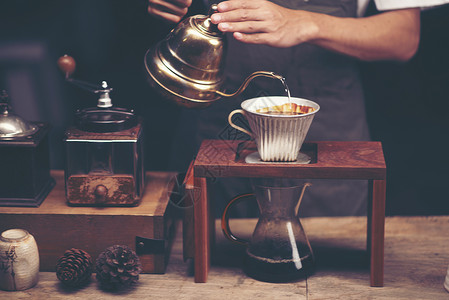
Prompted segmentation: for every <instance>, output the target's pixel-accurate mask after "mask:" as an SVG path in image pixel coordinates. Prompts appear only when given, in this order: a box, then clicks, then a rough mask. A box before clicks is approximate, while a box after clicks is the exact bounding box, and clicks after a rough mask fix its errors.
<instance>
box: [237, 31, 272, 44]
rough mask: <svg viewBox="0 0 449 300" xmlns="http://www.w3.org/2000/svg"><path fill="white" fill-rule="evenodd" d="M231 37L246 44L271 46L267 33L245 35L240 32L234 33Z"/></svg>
mask: <svg viewBox="0 0 449 300" xmlns="http://www.w3.org/2000/svg"><path fill="white" fill-rule="evenodd" d="M233 35H234V38H235V39H236V40H238V41H240V42H243V43H247V44H265V45H272V44H273V43H272V40H271V38H270V35H269V34H268V33H254V34H245V33H241V32H234V34H233Z"/></svg>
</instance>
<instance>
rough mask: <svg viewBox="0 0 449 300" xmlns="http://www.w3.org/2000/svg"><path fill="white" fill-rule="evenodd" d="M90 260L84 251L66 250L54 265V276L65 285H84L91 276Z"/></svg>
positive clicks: (91, 263) (91, 266) (91, 264)
mask: <svg viewBox="0 0 449 300" xmlns="http://www.w3.org/2000/svg"><path fill="white" fill-rule="evenodd" d="M92 271H93V262H92V258H91V256H90V255H89V253H87V252H86V251H84V250H80V249H75V248H72V249H70V250H67V251H66V252H65V253H64V255H63V256H61V257H60V258H59V259H58V262H57V263H56V276H57V277H58V279H59V280H60V281H61V282H62V283H64V284H65V285H68V286H72V287H80V286H82V285H84V284H86V283H87V282H88V281H89V280H90V278H91V275H92Z"/></svg>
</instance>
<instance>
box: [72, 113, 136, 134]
mask: <svg viewBox="0 0 449 300" xmlns="http://www.w3.org/2000/svg"><path fill="white" fill-rule="evenodd" d="M75 117H76V119H75V126H76V127H77V128H78V129H80V130H82V131H91V132H99V133H101V132H115V131H122V130H126V129H129V128H131V127H134V126H136V125H137V117H136V115H135V114H134V111H133V110H128V109H125V108H119V107H108V108H101V107H92V108H86V109H82V110H79V111H77V112H76V114H75Z"/></svg>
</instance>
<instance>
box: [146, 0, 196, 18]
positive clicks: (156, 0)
mask: <svg viewBox="0 0 449 300" xmlns="http://www.w3.org/2000/svg"><path fill="white" fill-rule="evenodd" d="M190 5H192V0H148V12H149V13H150V14H151V15H153V16H155V17H158V18H160V19H163V20H165V21H168V22H171V23H178V22H179V21H181V19H182V17H184V16H185V15H186V14H187V11H188V9H189V7H190Z"/></svg>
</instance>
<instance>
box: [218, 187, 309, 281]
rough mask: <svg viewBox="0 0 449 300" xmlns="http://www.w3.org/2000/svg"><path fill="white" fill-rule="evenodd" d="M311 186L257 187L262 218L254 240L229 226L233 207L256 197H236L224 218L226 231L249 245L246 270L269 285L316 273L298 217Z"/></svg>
mask: <svg viewBox="0 0 449 300" xmlns="http://www.w3.org/2000/svg"><path fill="white" fill-rule="evenodd" d="M309 185H310V184H309V183H305V184H302V185H295V186H289V187H275V186H266V185H264V186H262V185H254V191H255V193H254V195H255V196H256V200H257V203H258V206H259V211H260V216H259V220H258V222H257V225H256V228H255V229H254V232H253V234H252V237H251V240H250V241H246V240H244V239H241V238H239V237H237V236H235V235H234V234H233V233H232V232H231V230H230V227H229V219H228V212H229V208H230V207H231V206H233V205H234V204H236V203H238V202H240V201H241V200H244V199H250V196H253V194H244V195H240V196H237V197H235V198H234V199H232V200H231V202H230V203H229V204H228V205H227V207H226V208H225V210H224V212H223V216H222V229H223V233H224V234H225V236H226V237H227V238H228V239H230V240H231V241H233V242H236V243H239V244H243V245H245V246H246V257H245V263H244V271H245V273H246V274H247V275H249V276H251V277H253V278H255V279H258V280H262V281H268V282H289V281H294V280H299V279H301V278H305V277H306V276H307V275H310V274H311V273H313V270H314V257H313V252H312V248H311V247H310V243H309V241H308V239H307V236H306V234H305V232H304V229H303V227H302V225H301V222H300V220H299V218H298V210H299V205H300V202H301V199H302V196H303V194H304V190H305V188H306V187H307V186H309Z"/></svg>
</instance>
